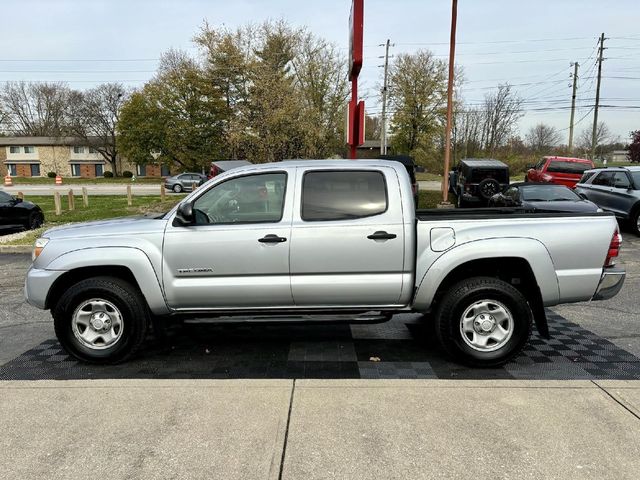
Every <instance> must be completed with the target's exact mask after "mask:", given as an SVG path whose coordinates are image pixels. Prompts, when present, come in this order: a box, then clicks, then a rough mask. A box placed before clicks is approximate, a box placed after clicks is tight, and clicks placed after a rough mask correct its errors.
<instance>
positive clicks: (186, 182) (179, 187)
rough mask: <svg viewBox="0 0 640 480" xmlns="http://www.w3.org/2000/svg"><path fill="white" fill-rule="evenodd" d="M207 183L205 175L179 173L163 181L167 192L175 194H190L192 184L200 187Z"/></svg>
mask: <svg viewBox="0 0 640 480" xmlns="http://www.w3.org/2000/svg"><path fill="white" fill-rule="evenodd" d="M206 181H207V177H206V175H202V174H200V173H193V172H187V173H181V174H179V175H174V176H173V177H167V178H165V180H164V187H165V188H166V189H168V190H173V191H174V192H176V193H180V192H190V191H191V190H193V184H194V183H195V184H196V185H197V186H200V185H202V184H203V183H204V182H206Z"/></svg>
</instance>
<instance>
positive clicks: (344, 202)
mask: <svg viewBox="0 0 640 480" xmlns="http://www.w3.org/2000/svg"><path fill="white" fill-rule="evenodd" d="M620 242H621V237H620V234H619V233H618V228H617V224H616V219H615V217H613V216H612V215H609V214H604V213H593V214H561V213H559V214H548V215H547V214H545V215H540V214H527V213H522V212H521V211H518V210H517V209H469V210H457V209H456V210H452V209H447V210H445V209H441V210H422V211H421V210H418V211H416V208H415V205H414V201H413V196H412V189H411V183H410V180H409V176H408V174H407V172H406V170H405V168H404V167H403V166H402V165H401V164H399V163H397V162H392V161H380V160H361V161H357V162H354V161H331V160H321V161H320V160H317V161H315V160H311V161H310V160H301V161H286V162H281V163H273V164H264V165H253V166H249V167H244V168H238V169H235V170H232V171H230V172H228V173H225V174H223V175H220V176H218V177H216V178H215V179H212V180H210V181H209V182H207V183H206V184H205V185H203V186H202V187H200V188H198V189H197V190H196V191H194V192H193V193H191V194H190V195H189V196H188V197H186V198H185V199H184V200H183V201H181V202H180V203H179V204H178V205H177V206H176V207H175V208H174V209H173V210H171V211H170V212H168V213H166V214H163V215H158V216H155V217H138V218H125V219H117V220H111V221H99V222H91V223H83V224H76V225H70V226H65V227H59V228H54V229H51V230H49V231H47V232H45V233H44V235H43V237H42V238H40V239H38V240H37V241H36V244H35V248H34V253H33V260H34V261H33V265H32V267H31V269H30V270H29V272H28V274H27V279H26V285H25V296H26V299H27V301H28V302H29V303H30V304H32V305H34V306H36V307H38V308H41V309H49V310H51V312H52V316H53V321H54V325H55V331H56V334H57V336H58V339H59V341H60V343H61V344H62V345H63V346H64V348H65V349H66V350H67V351H68V352H69V353H70V354H72V355H74V356H75V357H77V358H79V359H81V360H84V361H89V362H98V363H100V362H102V363H106V362H111V363H113V362H119V361H123V360H125V359H127V358H129V357H130V356H131V355H132V354H133V353H134V352H135V351H136V350H137V349H138V347H139V346H140V345H141V343H142V342H143V340H144V338H145V335H146V333H147V329H148V328H150V326H152V325H155V324H156V323H155V320H156V319H163V321H166V320H167V319H169V320H175V321H183V320H185V319H190V320H191V321H197V319H211V318H212V317H213V318H217V319H218V320H219V321H238V319H239V318H240V319H242V320H243V321H244V320H245V319H246V318H247V317H250V318H253V319H255V320H256V321H260V320H265V319H268V320H269V321H274V320H276V321H297V322H299V321H300V320H301V319H304V320H308V321H310V322H312V321H322V320H327V319H331V320H333V321H335V320H336V319H342V320H344V321H348V322H351V323H355V322H371V321H384V320H386V319H388V318H390V317H391V315H393V314H394V313H400V312H424V313H432V315H430V316H429V318H433V321H434V322H435V324H436V332H437V335H438V337H439V340H440V342H441V343H442V345H443V347H444V348H445V350H446V351H447V352H448V353H449V354H451V355H452V356H454V357H455V358H456V359H457V360H458V361H461V362H464V363H467V364H471V365H475V366H495V365H499V364H502V363H504V362H506V361H508V360H509V359H511V358H512V357H514V356H515V355H517V354H518V353H519V352H520V351H521V349H522V348H523V347H524V346H525V344H526V343H527V341H528V339H529V336H530V333H531V330H532V328H533V327H532V325H533V324H534V323H535V325H536V328H537V329H538V331H539V332H540V334H541V335H542V336H545V337H548V328H547V323H546V317H545V310H544V307H546V306H551V305H557V304H559V303H567V302H578V301H583V300H600V299H606V298H610V297H612V296H614V295H615V294H616V293H617V292H618V291H619V290H620V288H621V286H622V283H623V281H624V277H625V273H624V270H622V269H620V268H617V267H615V266H614V260H615V257H616V256H617V255H618V251H619V248H620ZM209 321H210V320H209Z"/></svg>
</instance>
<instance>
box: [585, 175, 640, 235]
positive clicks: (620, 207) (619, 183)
mask: <svg viewBox="0 0 640 480" xmlns="http://www.w3.org/2000/svg"><path fill="white" fill-rule="evenodd" d="M575 192H576V193H577V194H578V195H580V196H581V197H583V198H586V199H589V200H591V201H592V202H593V203H595V204H596V205H598V206H599V207H600V208H601V209H603V210H605V211H607V212H613V213H614V214H615V216H616V217H618V219H620V220H623V221H628V222H629V226H630V227H631V229H632V230H633V232H634V233H635V234H636V235H640V167H613V168H596V169H593V170H588V171H586V172H584V175H582V178H581V179H580V182H578V184H577V185H576V188H575Z"/></svg>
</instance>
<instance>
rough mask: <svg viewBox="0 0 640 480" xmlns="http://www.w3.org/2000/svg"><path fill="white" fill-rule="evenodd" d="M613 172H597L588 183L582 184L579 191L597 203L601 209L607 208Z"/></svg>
mask: <svg viewBox="0 0 640 480" xmlns="http://www.w3.org/2000/svg"><path fill="white" fill-rule="evenodd" d="M613 173H614V172H607V171H602V172H600V173H598V174H597V176H596V178H594V179H593V180H592V181H591V183H590V184H584V185H583V186H582V188H581V192H582V193H584V194H585V195H586V197H587V199H589V200H591V201H592V202H593V203H595V204H596V205H598V206H599V207H600V208H602V209H603V210H608V209H609V208H608V206H607V205H608V204H609V195H610V192H611V190H612V183H613Z"/></svg>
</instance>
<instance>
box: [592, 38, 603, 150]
mask: <svg viewBox="0 0 640 480" xmlns="http://www.w3.org/2000/svg"><path fill="white" fill-rule="evenodd" d="M605 40H606V39H605V38H604V33H603V34H602V35H600V55H599V56H598V83H597V84H596V104H595V109H594V111H593V132H592V134H591V160H595V158H596V133H597V131H598V106H599V105H600V80H601V79H602V60H603V58H602V55H603V53H604V41H605Z"/></svg>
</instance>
